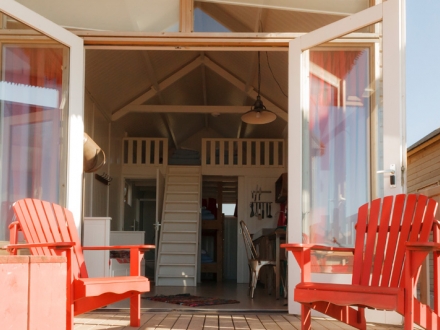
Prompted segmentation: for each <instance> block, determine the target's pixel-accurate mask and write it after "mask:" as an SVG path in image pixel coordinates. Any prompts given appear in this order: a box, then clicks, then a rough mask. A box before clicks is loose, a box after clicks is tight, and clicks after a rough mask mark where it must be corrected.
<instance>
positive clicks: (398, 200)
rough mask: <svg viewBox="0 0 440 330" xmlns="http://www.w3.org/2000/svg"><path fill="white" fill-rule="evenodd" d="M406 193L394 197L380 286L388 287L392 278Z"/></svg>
mask: <svg viewBox="0 0 440 330" xmlns="http://www.w3.org/2000/svg"><path fill="white" fill-rule="evenodd" d="M405 199H406V195H397V196H396V197H395V199H394V207H393V214H392V217H391V222H390V224H389V229H388V231H389V234H388V242H387V247H386V253H385V258H384V266H383V269H382V279H381V282H380V286H383V287H387V286H388V285H389V283H390V279H391V271H392V268H393V263H394V258H395V249H396V245H397V240H398V238H399V231H400V227H401V226H400V223H401V220H402V214H403V208H404V206H405Z"/></svg>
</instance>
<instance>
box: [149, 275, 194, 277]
mask: <svg viewBox="0 0 440 330" xmlns="http://www.w3.org/2000/svg"><path fill="white" fill-rule="evenodd" d="M158 277H159V278H166V277H169V278H186V277H196V276H195V275H158Z"/></svg>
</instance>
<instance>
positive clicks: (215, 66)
mask: <svg viewBox="0 0 440 330" xmlns="http://www.w3.org/2000/svg"><path fill="white" fill-rule="evenodd" d="M204 63H205V65H206V66H207V67H209V68H210V69H211V70H212V71H214V72H216V73H217V74H218V75H220V76H221V77H223V78H224V79H226V80H227V81H229V82H230V83H231V84H232V85H234V86H235V87H237V88H239V89H241V90H245V88H246V84H245V83H243V82H242V81H241V80H239V79H237V78H235V77H234V76H233V75H232V74H230V73H229V72H227V71H226V70H225V69H223V68H222V67H220V66H219V65H218V64H216V63H214V62H213V61H211V60H210V59H209V58H205V60H204ZM247 94H248V95H249V96H250V97H252V98H253V99H257V95H258V92H257V91H256V90H255V89H251V90H249V91H247ZM260 96H261V99H262V101H263V103H265V105H266V107H267V108H268V109H270V111H272V112H273V113H275V114H276V115H277V116H279V117H280V118H281V119H283V120H284V121H287V117H288V115H287V112H285V111H284V110H282V109H281V108H279V107H277V106H276V105H275V104H273V103H272V102H270V101H269V100H268V99H266V98H265V97H264V96H263V95H262V94H261V93H260ZM247 108H248V110H249V107H247Z"/></svg>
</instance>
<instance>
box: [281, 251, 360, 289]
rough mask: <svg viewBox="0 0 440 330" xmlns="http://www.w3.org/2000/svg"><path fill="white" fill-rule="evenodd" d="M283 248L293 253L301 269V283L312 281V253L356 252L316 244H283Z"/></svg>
mask: <svg viewBox="0 0 440 330" xmlns="http://www.w3.org/2000/svg"><path fill="white" fill-rule="evenodd" d="M280 247H281V248H284V249H286V250H287V251H291V252H292V253H293V256H294V257H295V259H296V262H297V263H298V265H299V267H300V268H301V282H310V281H311V273H312V267H311V252H312V251H327V252H352V253H353V252H354V248H349V247H336V246H325V245H316V244H292V243H287V244H281V245H280Z"/></svg>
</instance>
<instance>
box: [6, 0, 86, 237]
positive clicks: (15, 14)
mask: <svg viewBox="0 0 440 330" xmlns="http://www.w3.org/2000/svg"><path fill="white" fill-rule="evenodd" d="M0 14H1V15H0V20H1V25H0V43H1V47H2V48H1V60H2V63H1V65H2V76H1V78H0V80H1V81H0V89H1V90H0V92H1V93H0V95H1V99H0V102H1V116H2V118H1V119H0V120H1V121H2V122H3V123H2V129H1V132H2V134H3V133H5V132H9V133H8V135H9V137H6V136H2V137H1V144H0V146H1V148H0V149H1V155H2V156H1V159H0V160H1V163H2V166H3V165H4V166H3V169H2V174H1V179H0V180H1V185H2V195H1V199H2V201H1V202H2V203H1V204H2V205H6V206H7V205H9V204H10V202H14V201H15V200H16V199H18V198H24V197H35V198H41V199H45V200H49V201H52V202H58V203H59V204H62V205H63V206H66V207H67V208H68V209H69V210H71V211H72V212H73V215H74V219H75V222H76V224H77V226H78V228H79V226H80V219H81V203H82V175H83V161H82V159H83V156H82V155H83V133H84V124H83V108H84V46H83V40H82V39H81V38H79V37H77V36H75V35H74V34H72V33H70V32H68V31H67V30H65V29H64V28H62V27H60V26H58V25H57V24H55V23H53V22H51V21H49V20H47V19H46V18H44V17H42V16H40V15H38V14H36V13H35V12H33V11H31V10H29V9H28V8H27V7H25V6H23V5H21V4H19V3H17V2H15V1H13V0H2V1H1V2H0ZM26 118H27V119H26ZM19 121H20V125H17V124H16V123H17V122H19ZM8 123H9V124H8ZM5 125H7V127H5ZM8 138H9V140H8ZM28 141H30V142H28ZM59 141H61V142H59ZM5 143H6V144H7V145H6V144H5ZM10 157H16V158H17V157H19V158H20V157H22V158H20V159H21V160H22V161H19V160H18V161H17V162H15V164H13V166H10V168H9V170H5V167H6V165H8V164H9V163H10V161H9V159H10ZM23 157H24V158H23ZM30 158H31V159H30ZM25 163H27V164H28V167H26V166H27V165H23V164H25ZM29 164H30V165H29ZM5 171H7V172H5ZM23 177H24V179H23ZM8 180H9V181H8ZM5 212H6V210H5ZM5 212H3V210H2V214H3V213H5ZM2 218H3V216H2ZM3 219H4V218H3ZM1 227H2V228H3V227H5V226H3V224H2V226H1ZM5 228H7V226H6V227H5ZM5 235H6V234H5ZM0 239H2V238H1V237H0ZM3 239H4V238H3Z"/></svg>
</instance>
